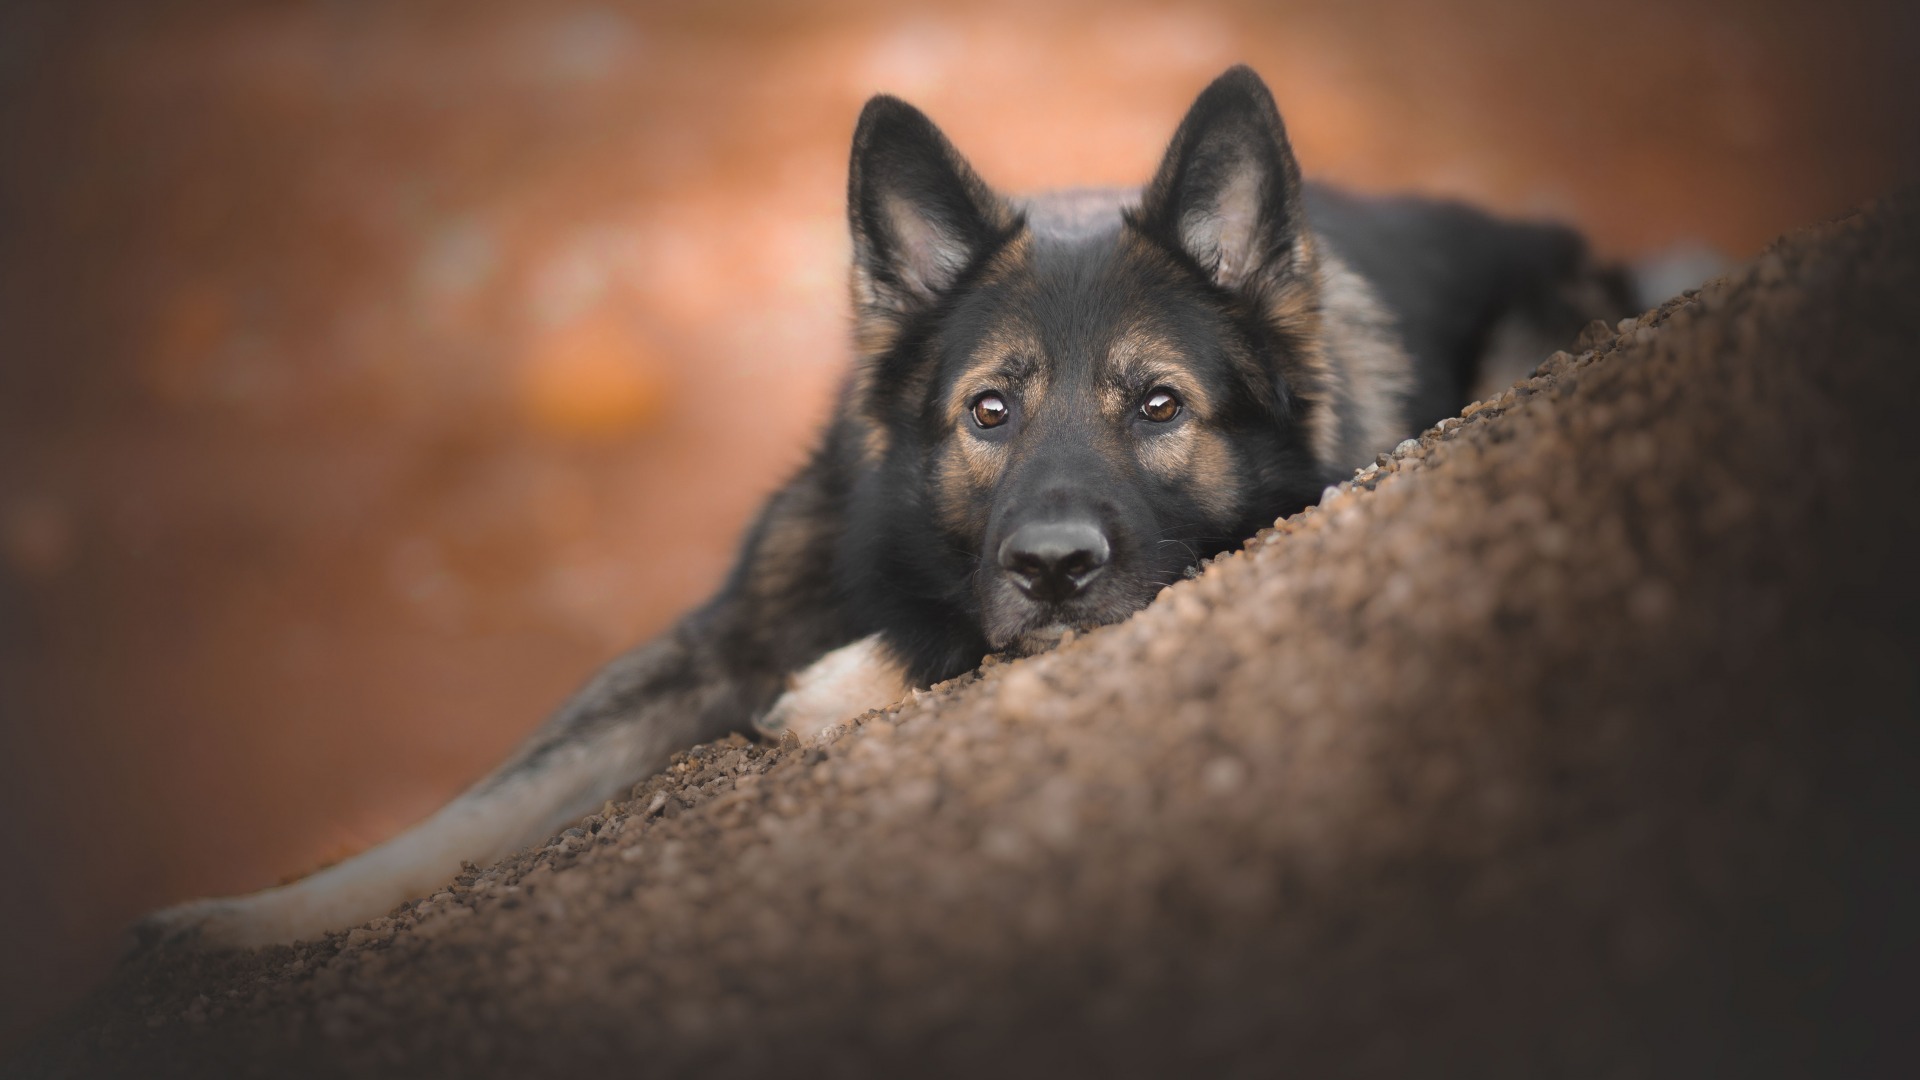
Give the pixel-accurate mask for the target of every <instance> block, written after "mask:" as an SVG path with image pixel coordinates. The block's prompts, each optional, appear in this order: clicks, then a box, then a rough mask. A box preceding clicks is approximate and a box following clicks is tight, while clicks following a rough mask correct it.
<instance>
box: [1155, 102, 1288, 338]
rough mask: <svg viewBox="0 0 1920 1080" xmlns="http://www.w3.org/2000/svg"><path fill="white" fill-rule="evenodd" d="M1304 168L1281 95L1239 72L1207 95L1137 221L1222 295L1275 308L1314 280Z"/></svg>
mask: <svg viewBox="0 0 1920 1080" xmlns="http://www.w3.org/2000/svg"><path fill="white" fill-rule="evenodd" d="M1302 214H1303V210H1302V202H1301V180H1300V165H1299V162H1298V161H1296V160H1295V159H1294V156H1293V148H1292V146H1291V145H1289V144H1288V142H1287V131H1286V127H1285V125H1284V124H1282V123H1281V120H1280V110H1279V109H1278V108H1276V107H1275V106H1274V103H1273V95H1272V93H1270V92H1269V91H1268V90H1267V85H1266V83H1264V82H1262V81H1261V80H1260V76H1258V75H1256V74H1254V72H1253V69H1252V68H1249V67H1246V66H1244V65H1242V66H1237V67H1233V68H1230V69H1228V70H1227V72H1226V73H1225V74H1223V75H1221V76H1220V77H1219V78H1217V79H1215V80H1214V81H1213V83H1212V84H1211V85H1209V86H1208V87H1207V88H1206V89H1205V90H1203V91H1201V93H1200V96H1199V97H1198V98H1197V99H1195V101H1194V103H1193V107H1192V108H1190V109H1188V110H1187V115H1186V118H1185V119H1183V120H1181V121H1180V127H1179V129H1178V130H1177V131H1175V132H1174V135H1173V141H1172V143H1171V144H1169V145H1168V147H1167V153H1166V156H1165V157H1164V158H1163V159H1162V160H1161V162H1160V168H1159V171H1158V172H1156V173H1155V174H1154V178H1153V182H1152V183H1151V184H1149V185H1148V186H1147V190H1146V193H1145V195H1144V196H1143V198H1142V199H1141V205H1140V208H1139V209H1138V210H1137V211H1135V212H1134V214H1133V215H1132V216H1131V218H1130V220H1131V221H1132V222H1133V224H1134V226H1135V227H1136V228H1138V229H1140V230H1142V231H1143V232H1146V233H1147V234H1148V235H1150V236H1152V237H1154V238H1155V239H1157V240H1159V241H1160V242H1161V243H1162V244H1163V245H1165V246H1167V247H1168V248H1170V249H1172V250H1174V251H1178V252H1181V253H1183V254H1185V255H1186V256H1187V257H1188V258H1190V259H1191V260H1193V262H1194V264H1195V265H1196V266H1197V267H1198V268H1199V269H1200V271H1201V272H1202V273H1203V274H1205V275H1207V276H1208V277H1209V278H1211V279H1212V280H1213V281H1214V283H1215V284H1217V285H1219V286H1221V287H1222V288H1225V289H1228V290H1232V291H1236V292H1245V293H1248V294H1251V295H1253V296H1255V297H1256V298H1259V299H1262V300H1266V301H1268V302H1273V301H1276V300H1278V299H1279V297H1278V295H1277V293H1278V292H1279V291H1280V289H1281V288H1283V287H1284V286H1285V285H1287V284H1288V283H1289V282H1290V281H1291V280H1293V279H1297V278H1302V277H1305V276H1308V275H1310V273H1311V267H1309V266H1307V265H1305V264H1306V263H1307V262H1308V259H1309V255H1310V251H1311V245H1310V243H1309V242H1307V234H1306V232H1305V229H1304V225H1303V218H1302Z"/></svg>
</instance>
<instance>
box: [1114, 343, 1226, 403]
mask: <svg viewBox="0 0 1920 1080" xmlns="http://www.w3.org/2000/svg"><path fill="white" fill-rule="evenodd" d="M1156 386H1166V387H1170V388H1172V390H1173V392H1174V393H1175V394H1177V395H1179V397H1180V401H1181V403H1182V404H1183V405H1184V406H1185V407H1186V408H1189V409H1192V410H1193V412H1194V415H1196V416H1199V417H1207V416H1211V415H1212V414H1213V411H1214V401H1213V397H1212V395H1210V394H1208V393H1207V391H1206V385H1205V383H1203V382H1202V381H1201V380H1200V379H1199V378H1198V377H1197V376H1195V375H1194V373H1193V370H1192V368H1191V367H1189V366H1188V364H1187V358H1186V355H1185V354H1184V353H1182V352H1181V351H1180V350H1179V349H1178V348H1177V347H1175V346H1174V344H1173V342H1171V341H1169V340H1168V339H1167V338H1166V337H1165V336H1163V335H1161V334H1159V333H1157V332H1155V331H1153V330H1150V329H1146V328H1143V327H1137V326H1136V327H1129V328H1128V329H1126V330H1125V331H1123V332H1121V334H1120V335H1119V336H1118V337H1116V338H1114V340H1113V344H1112V345H1111V346H1110V347H1109V348H1108V349H1107V362H1106V365H1105V371H1104V378H1102V379H1101V387H1100V405H1101V408H1102V410H1103V411H1104V412H1106V413H1107V415H1109V416H1113V417H1116V418H1118V417H1121V416H1125V415H1127V414H1129V413H1131V412H1132V411H1133V410H1134V408H1135V407H1137V406H1138V405H1139V404H1140V403H1139V401H1137V400H1135V399H1136V398H1138V397H1139V396H1140V395H1142V394H1145V393H1146V392H1147V391H1149V390H1151V389H1153V388H1154V387H1156Z"/></svg>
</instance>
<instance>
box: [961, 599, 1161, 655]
mask: <svg viewBox="0 0 1920 1080" xmlns="http://www.w3.org/2000/svg"><path fill="white" fill-rule="evenodd" d="M1150 599H1151V597H1140V598H1139V599H1138V601H1137V602H1133V601H1132V600H1131V598H1125V597H1120V596H1116V595H1112V594H1109V595H1107V596H1105V597H1102V598H1100V599H1099V600H1097V601H1095V600H1091V599H1089V600H1076V601H1073V602H1070V603H1066V604H1039V603H1035V602H1034V601H1032V600H1029V599H1027V598H1026V597H1025V596H1023V595H1021V594H1020V592H1019V591H1018V590H1016V589H1013V588H1012V587H1011V586H1009V587H1008V588H1007V589H1006V590H1005V591H1003V592H1001V593H999V594H998V595H996V596H994V597H992V598H991V600H990V601H989V602H988V603H987V604H985V605H983V607H984V608H985V610H986V612H987V619H986V625H985V627H984V629H985V630H986V637H987V644H989V645H991V646H992V647H993V650H994V651H995V652H998V653H1004V654H1005V655H1007V656H1015V657H1018V656H1032V655H1034V654H1035V653H1043V652H1046V651H1047V650H1048V649H1051V648H1053V647H1054V646H1056V645H1058V644H1060V639H1061V638H1063V637H1065V636H1066V635H1067V633H1068V632H1069V631H1086V630H1092V629H1094V628H1095V627H1100V626H1105V625H1107V624H1109V623H1117V622H1119V621H1120V620H1122V619H1124V618H1126V617H1127V616H1129V615H1131V614H1133V613H1134V612H1136V611H1138V610H1140V609H1141V608H1143V607H1146V606H1147V601H1148V600H1150Z"/></svg>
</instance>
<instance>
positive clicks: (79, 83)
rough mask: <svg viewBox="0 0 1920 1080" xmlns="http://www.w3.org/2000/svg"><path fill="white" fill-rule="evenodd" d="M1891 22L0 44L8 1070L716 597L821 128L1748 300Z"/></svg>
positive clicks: (325, 34)
mask: <svg viewBox="0 0 1920 1080" xmlns="http://www.w3.org/2000/svg"><path fill="white" fill-rule="evenodd" d="M1911 7H1912V5H1907V4H1900V3H1891V2H1889V3H1884V4H1876V3H1846V4H1842V3H1822V4H1814V3H1796V4H1781V3H1756V2H1753V0H1682V2H1670V3H1654V2H1651V0H1624V2H1616V3H1609V4H1575V3H1565V2H1556V3H1528V4H1520V3H1512V4H1509V3H1492V2H1458V3H1444V4H1443V3H1423V2H1419V0H1382V2H1373V3H1341V2H1331V0H1308V2H1274V3H1259V4H1255V3H1244V4H1237V3H1183V4H1178V5H1167V4H1143V3H1130V2H1124V0H1123V2H1115V3H1058V4H1038V3H1033V2H1030V0H1029V2H1024V3H1000V4H966V5H962V4H955V3H927V4H901V3H877V2H861V0H842V2H836V3H826V4H813V5H807V6H804V7H802V6H784V5H778V4H772V3H765V2H709V3H704V4H700V5H685V6H684V7H672V8H670V7H667V6H665V5H654V4H644V3H639V4H614V3H588V2H580V3H558V4H546V5H540V6H538V7H535V6H531V5H517V4H504V3H480V2H475V0H459V2H446V3H428V2H409V3H375V2H364V3H356V2H347V0H335V2H331V3H305V4H271V5H263V4H258V3H240V2H233V3H223V2H211V0H209V2H197V0H196V2H185V3H170V4H164V5H163V4H154V3H142V2H127V3H119V4H115V3H98V2H94V3H76V2H72V0H68V2H47V0H14V2H12V3H9V4H8V5H6V6H5V8H4V11H0V329H3V330H4V337H3V338H0V718H3V719H0V858H4V859H5V864H4V865H5V867H6V877H7V884H6V885H5V887H4V901H3V902H4V908H0V1037H6V1038H13V1037H17V1036H18V1035H19V1033H20V1032H21V1031H22V1030H23V1026H24V1025H25V1024H27V1023H30V1022H31V1021H32V1020H34V1019H35V1018H37V1017H40V1016H44V1015H46V1013H47V1012H48V1011H50V1010H52V1009H55V1008H58V1007H59V1006H60V1005H62V1004H63V1003H65V1002H66V1001H69V1000H71V998H72V996H73V995H74V994H75V993H77V992H78V991H79V990H80V989H82V988H84V986H85V985H86V983H87V982H88V981H89V980H91V979H93V978H96V977H97V976H98V975H99V974H100V972H102V971H103V970H104V966H105V964H106V963H107V961H108V960H109V959H110V957H111V955H112V948H113V942H114V935H115V933H116V931H117V930H118V928H119V927H120V926H121V925H123V924H124V923H125V922H126V921H127V920H128V919H129V918H131V917H133V916H135V915H136V914H138V913H139V912H141V911H142V910H145V909H147V908H150V907H153V906H155V905H158V904H162V903H166V902H170V901H174V900H180V899H184V898H187V897H191V896H196V895H203V894H212V893H228V892H234V891H241V890H250V889H255V888H259V887H262V886H265V885H269V884H272V883H273V882H275V881H277V880H279V879H282V878H285V877H288V876H292V875H296V874H298V873H300V872H302V871H305V870H308V869H311V868H314V867H315V866H317V865H319V864H320V863H322V862H324V861H327V860H330V859H333V858H337V857H339V856H341V855H344V854H347V853H350V852H352V851H354V850H356V849H358V848H361V847H364V846H366V845H369V844H371V843H373V842H376V841H378V840H380V839H382V838H383V837H385V836H387V835H389V834H391V833H392V832H394V831H396V830H398V829H400V828H402V827H404V826H405V825H407V824H408V823H409V822H411V821H414V820H416V819H418V818H420V817H421V816H423V815H425V814H426V813H428V812H429V811H431V810H432V809H433V808H435V807H436V806H437V805H438V804H440V803H441V802H442V801H444V800H445V799H447V798H448V797H449V796H450V795H452V794H453V793H454V792H455V791H457V790H458V789H459V788H461V787H462V786H463V785H465V784H466V783H467V782H469V781H471V780H472V779H474V778H476V777H477V776H479V775H480V774H482V773H483V772H485V771H486V770H487V769H488V768H489V767H490V766H492V765H493V764H495V763H497V762H498V761H499V760H500V759H501V758H502V757H503V756H504V755H505V754H506V753H507V751H508V749H509V748H510V747H511V746H512V745H513V744H514V743H515V742H516V741H517V740H518V739H520V738H521V737H522V736H524V735H525V734H526V733H527V732H528V731H529V730H531V729H532V728H533V727H534V726H535V725H536V724H538V723H539V721H540V720H541V718H542V716H543V715H544V713H545V712H546V711H547V710H548V709H549V708H551V707H552V706H553V705H555V704H556V703H558V702H559V701H560V700H561V699H562V698H563V697H564V696H565V695H566V694H567V692H568V691H569V690H570V689H572V688H573V687H574V686H575V685H576V684H577V683H578V682H579V681H580V680H581V679H582V678H583V677H584V676H586V675H587V674H588V673H589V672H590V671H591V670H592V669H593V668H594V667H595V666H596V665H597V664H598V663H600V662H601V661H603V660H605V659H606V658H607V657H608V656H610V655H611V654H612V653H614V652H615V651H617V650H619V649H620V648H622V647H624V646H626V645H628V644H631V643H633V642H634V641H637V640H639V639H641V638H643V637H645V636H647V635H649V634H652V633H654V632H656V631H657V630H659V629H660V628H661V627H662V626H664V625H665V624H666V623H667V622H668V621H669V620H671V619H672V618H673V617H674V616H675V615H676V614H677V613H679V612H681V611H683V610H685V609H686V608H687V607H689V606H690V605H692V604H693V603H695V602H697V601H698V600H699V599H701V598H702V596H703V595H704V594H705V593H707V592H708V590H710V589H711V588H712V587H713V586H714V585H715V584H716V583H717V582H718V580H719V578H720V576H721V574H722V573H723V571H724V569H725V568H726V566H727V563H728V560H729V558H730V556H731V547H732V542H733V538H734V535H735V533H736V532H737V531H738V530H739V529H740V527H741V525H742V524H743V522H744V521H745V519H746V517H747V515H748V514H749V513H750V512H751V511H752V510H753V508H754V507H755V506H756V504H757V503H758V501H759V500H760V499H761V498H762V497H763V496H764V495H765V494H766V493H767V492H768V491H769V490H770V489H771V488H773V487H774V486H775V485H776V484H777V483H778V482H779V481H780V480H781V478H782V476H783V475H784V474H785V473H786V472H788V471H789V470H790V469H793V468H794V467H795V466H797V465H798V463H799V462H800V461H801V460H802V458H803V456H804V454H805V453H806V451H807V449H808V446H809V440H810V438H811V437H812V432H813V431H814V429H815V428H816V427H817V426H818V425H819V424H820V423H821V422H822V421H823V419H824V418H826V417H827V416H828V415H829V414H830V413H831V411H832V410H833V408H834V407H835V400H834V391H835V381H836V379H837V377H838V374H839V372H840V370H841V367H842V364H843V362H844V359H845V357H846V354H847V349H846V344H845V343H846V338H847V332H848V315H847V310H846V301H845V295H844V293H845V287H844V282H845V261H846V258H847V253H848V245H847V242H846V240H845V237H844V225H843V217H842V199H843V195H844V185H845V161H846V143H847V140H848V136H849V134H850V133H851V130H852V125H853V121H854V117H855V116H856V114H857V112H858V110H859V107H860V104H861V102H862V101H863V100H864V99H865V98H866V96H867V95H869V94H871V93H874V92H876V91H881V90H885V91H891V92H894V93H897V94H900V95H902V96H905V97H907V98H909V99H910V100H913V101H914V102H916V103H917V104H919V105H920V106H922V107H923V108H925V109H926V110H927V111H928V112H929V113H930V114H931V115H932V116H933V117H934V119H935V120H936V121H937V122H938V123H940V124H941V125H942V126H943V127H944V128H945V129H946V130H947V132H948V133H949V134H950V135H951V136H952V137H953V139H954V140H955V142H956V143H957V144H958V145H959V146H960V147H961V148H962V150H963V151H964V152H966V153H967V154H968V155H969V156H970V157H971V158H972V159H973V161H974V162H975V164H976V165H977V166H978V167H979V169H980V170H981V172H982V173H983V174H984V175H985V176H986V177H987V179H988V180H989V181H990V182H993V183H995V184H997V185H999V186H1001V187H1003V188H1005V189H1009V190H1015V191H1019V190H1030V189H1034V188H1041V187H1047V186H1054V185H1070V184H1096V183H1097V184H1111V183H1137V182H1139V181H1142V180H1144V179H1145V177H1146V175H1147V174H1148V172H1149V171H1150V170H1151V168H1152V167H1153V165H1154V163H1155V162H1156V160H1157V157H1158V155H1159V153H1160V151H1161V149H1162V147H1163V145H1164V143H1165V140H1166V139H1167V138H1168V136H1169V135H1170V134H1171V133H1172V130H1173V127H1174V125H1175V124H1176V123H1177V122H1178V120H1179V118H1180V115H1181V113H1182V112H1183V111H1184V109H1185V107H1186V106H1187V104H1188V103H1189V102H1190V101H1191V99H1192V97H1193V95H1194V94H1195V93H1197V92H1198V90H1199V89H1200V88H1201V87H1202V86H1203V85H1205V83H1206V82H1207V81H1208V80H1209V79H1210V78H1211V77H1212V76H1213V75H1215V74H1217V73H1218V72H1219V71H1220V70H1222V69H1223V68H1225V67H1226V66H1227V65H1229V64H1231V63H1234V62H1236V61H1246V62H1249V63H1252V64H1253V65H1255V66H1256V67H1257V68H1258V69H1259V70H1260V71H1261V72H1262V73H1263V74H1264V75H1265V76H1266V78H1267V79H1268V80H1269V82H1270V83H1271V85H1272V87H1273V89H1274V91H1275V94H1276V96H1277V97H1278V99H1279V101H1280V104H1281V108H1282V110H1283V112H1284V113H1285V115H1286V117H1287V121H1288V124H1289V127H1290V129H1291V131H1292V134H1293V138H1294V143H1295V147H1296V149H1297V151H1298V153H1299V155H1300V157H1301V159H1302V161H1303V163H1304V165H1305V168H1306V170H1307V171H1308V173H1309V174H1310V175H1315V176H1318V177H1320V178H1323V179H1328V180H1334V181H1338V182H1341V183H1344V184H1348V185H1350V186H1353V187H1356V188H1360V189H1365V190H1376V191H1380V190H1408V189H1410V190H1418V191H1424V192H1430V193H1435V194H1444V195H1452V196H1459V197H1464V198H1467V199H1471V200H1474V201H1477V202H1480V203H1484V204H1486V205H1489V206H1493V207H1497V208H1500V209H1504V210H1507V211H1511V212H1515V213H1523V214H1530V215H1539V216H1550V217H1557V218H1561V219H1565V220H1568V221H1571V222H1573V223H1576V224H1578V225H1580V226H1582V227H1583V228H1585V229H1586V230H1588V232H1589V233H1590V234H1591V235H1592V236H1593V237H1594V238H1595V241H1596V243H1597V244H1598V245H1599V247H1600V248H1601V249H1602V250H1603V251H1605V252H1607V253H1610V254H1612V255H1615V256H1620V257H1626V258H1634V257H1642V256H1647V255H1650V254H1653V253H1657V252H1661V251H1665V250H1669V249H1671V248H1674V247H1676V246H1683V245H1688V244H1704V245H1709V246H1711V247H1713V248H1715V249H1717V250H1719V251H1721V252H1724V253H1726V254H1728V255H1731V256H1736V257H1737V256H1744V255H1746V254H1750V253H1751V252H1753V251H1754V250H1755V249H1757V248H1758V247H1759V246H1760V245H1762V244H1764V243H1765V242H1766V241H1768V240H1769V239H1771V238H1772V237H1773V236H1775V235H1776V234H1778V233H1780V232H1782V231H1785V230H1787V229H1790V228H1792V227H1795V226H1798V225H1803V224H1807V223H1811V222H1813V221H1815V220H1817V219H1820V218H1823V217H1826V216H1830V215H1833V214H1835V213H1837V212H1840V211H1842V210H1844V209H1846V208H1847V207H1849V206H1850V205H1852V204H1854V203H1856V202H1858V201H1861V200H1863V199H1866V198H1869V197H1871V196H1873V195H1875V194H1878V193H1881V192H1884V191H1886V190H1888V189H1890V188H1891V187H1892V186H1893V185H1895V184H1896V183H1898V182H1901V181H1902V180H1903V179H1907V178H1912V177H1914V176H1915V175H1916V173H1917V170H1920V143H1917V142H1916V132H1920V94H1916V93H1914V92H1913V91H1914V89H1915V88H1914V86H1913V84H1912V81H1911V79H1910V78H1909V76H1908V69H1909V68H1910V67H1911V66H1912V65H1913V63H1914V61H1915V60H1916V58H1920V49H1916V45H1917V44H1920V33H1917V32H1916V31H1917V29H1920V20H1916V16H1915V15H1914V14H1913V13H1912V11H1911V10H1910V9H1911Z"/></svg>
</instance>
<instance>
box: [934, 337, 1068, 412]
mask: <svg viewBox="0 0 1920 1080" xmlns="http://www.w3.org/2000/svg"><path fill="white" fill-rule="evenodd" d="M1042 356H1043V354H1042V351H1041V345H1040V337H1039V335H1038V334H1035V333H1034V332H1033V330H1032V329H1031V328H1030V327H1028V326H1026V325H1025V324H1024V323H1017V322H1012V321H1009V322H1006V323H1002V324H1001V325H999V326H996V327H995V328H994V329H993V331H992V332H991V333H989V334H988V335H987V336H986V337H985V338H983V339H981V342H980V344H979V346H977V347H976V348H975V349H974V351H973V356H972V357H971V358H970V360H969V362H968V364H967V366H966V368H965V370H963V371H961V372H960V376H959V378H957V379H955V380H954V381H953V388H952V389H951V390H949V391H948V393H947V402H946V408H947V419H948V421H949V422H950V423H959V422H960V420H961V419H962V418H963V414H964V413H965V411H966V408H967V406H968V405H969V404H971V403H972V402H973V399H974V398H975V397H976V396H978V395H979V394H980V393H982V392H983V391H987V390H1002V391H1017V392H1018V396H1019V399H1020V404H1021V405H1022V406H1023V407H1025V408H1027V409H1029V410H1032V409H1036V408H1039V406H1040V403H1041V402H1042V401H1044V400H1045V399H1046V395H1047V385H1048V378H1047V365H1046V364H1045V363H1044V361H1043V359H1042Z"/></svg>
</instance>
